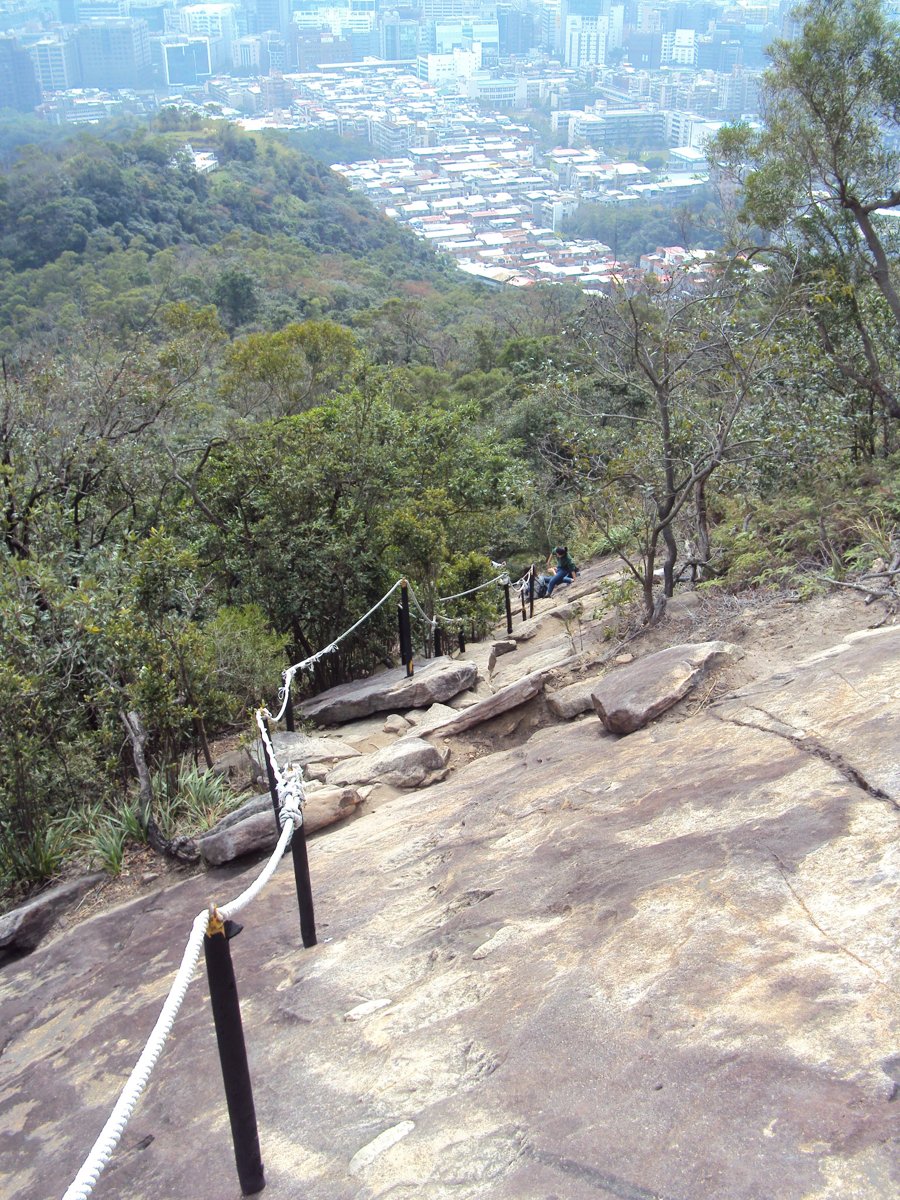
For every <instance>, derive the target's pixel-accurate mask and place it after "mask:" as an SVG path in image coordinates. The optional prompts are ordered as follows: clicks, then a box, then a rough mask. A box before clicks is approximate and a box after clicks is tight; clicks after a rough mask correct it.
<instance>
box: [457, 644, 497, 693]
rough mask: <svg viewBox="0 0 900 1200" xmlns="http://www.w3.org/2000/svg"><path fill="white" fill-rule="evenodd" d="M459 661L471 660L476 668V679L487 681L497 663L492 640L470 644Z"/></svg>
mask: <svg viewBox="0 0 900 1200" xmlns="http://www.w3.org/2000/svg"><path fill="white" fill-rule="evenodd" d="M460 662H472V663H474V664H475V666H476V667H477V668H478V679H479V680H481V681H483V682H484V683H489V682H490V678H491V675H493V673H494V667H495V666H496V665H497V651H496V648H495V646H494V643H493V642H488V643H487V644H485V643H483V642H482V643H475V644H470V645H469V647H468V648H467V650H466V657H465V658H464V659H460Z"/></svg>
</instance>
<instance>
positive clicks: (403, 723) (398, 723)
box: [383, 713, 412, 733]
mask: <svg viewBox="0 0 900 1200" xmlns="http://www.w3.org/2000/svg"><path fill="white" fill-rule="evenodd" d="M383 728H384V732H385V733H406V731H407V730H408V729H410V728H412V725H411V722H409V721H407V719H406V717H401V715H400V713H391V715H390V716H389V717H388V718H387V719H386V721H385V722H384V726H383Z"/></svg>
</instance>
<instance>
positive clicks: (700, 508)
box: [694, 479, 712, 579]
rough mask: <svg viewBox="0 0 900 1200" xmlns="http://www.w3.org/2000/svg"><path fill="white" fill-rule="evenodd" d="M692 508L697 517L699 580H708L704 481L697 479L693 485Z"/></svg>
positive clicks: (709, 574)
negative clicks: (693, 507)
mask: <svg viewBox="0 0 900 1200" xmlns="http://www.w3.org/2000/svg"><path fill="white" fill-rule="evenodd" d="M694 506H695V508H696V515H697V558H698V559H699V560H700V562H699V565H700V578H701V579H710V578H711V577H712V572H711V571H710V568H709V559H710V545H709V509H708V507H707V504H706V480H705V479H698V480H697V482H696V484H695V485H694ZM694 578H696V575H695V576H694Z"/></svg>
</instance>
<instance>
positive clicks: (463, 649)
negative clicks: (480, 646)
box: [459, 625, 466, 654]
mask: <svg viewBox="0 0 900 1200" xmlns="http://www.w3.org/2000/svg"><path fill="white" fill-rule="evenodd" d="M459 652H460V654H465V652H466V639H465V638H464V637H463V631H462V625H460V627H459Z"/></svg>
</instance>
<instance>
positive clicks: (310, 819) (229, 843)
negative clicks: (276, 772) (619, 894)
mask: <svg viewBox="0 0 900 1200" xmlns="http://www.w3.org/2000/svg"><path fill="white" fill-rule="evenodd" d="M362 799H363V798H362V796H361V795H360V794H359V792H357V790H356V788H352V787H344V788H340V787H325V788H317V789H316V790H315V791H314V792H311V793H310V794H309V795H308V796H307V798H306V804H305V805H304V806H303V825H304V828H305V829H306V833H307V836H308V835H309V834H311V833H315V832H316V831H317V830H319V829H325V828H326V826H328V825H333V824H334V823H335V822H336V821H343V820H344V819H345V818H346V817H349V816H350V815H351V814H352V813H353V812H355V811H356V807H357V805H358V804H361V803H362ZM250 805H256V809H255V811H252V812H249V813H248V814H246V815H244V816H243V817H241V819H240V820H237V821H232V822H231V824H227V825H226V824H225V823H224V821H227V820H228V817H226V818H225V819H224V821H220V822H219V824H218V825H217V826H216V827H215V828H214V829H212V830H211V831H210V832H209V833H207V834H204V836H203V837H202V838H199V839H198V841H197V848H198V849H199V851H200V857H201V859H202V860H203V862H204V863H205V864H206V866H208V867H221V866H223V865H224V864H225V863H229V862H232V861H233V860H234V859H236V858H241V857H243V855H245V854H256V853H259V852H260V851H265V850H271V849H272V847H273V846H274V845H275V844H276V842H277V841H278V836H279V831H278V827H277V826H276V824H275V814H274V812H273V810H272V801H271V799H270V798H269V797H268V796H254V798H253V800H252V801H249V802H248V805H245V806H242V807H243V808H245V809H246V808H248V807H249V806H250ZM236 815H237V813H229V817H235V816H236Z"/></svg>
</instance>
